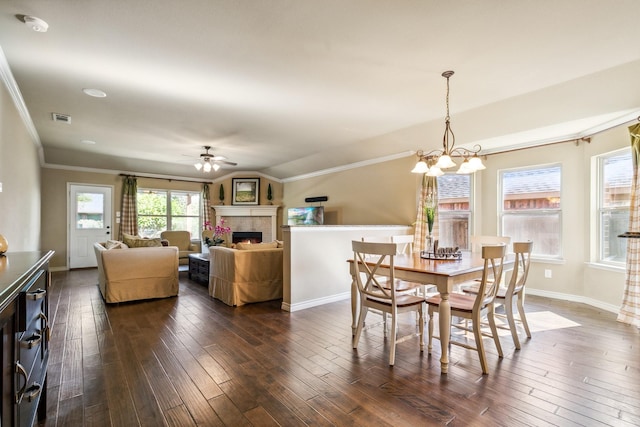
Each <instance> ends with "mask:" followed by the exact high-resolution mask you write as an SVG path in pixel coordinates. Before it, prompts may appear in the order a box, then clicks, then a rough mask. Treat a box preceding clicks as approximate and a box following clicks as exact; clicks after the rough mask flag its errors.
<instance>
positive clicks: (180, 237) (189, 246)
mask: <svg viewBox="0 0 640 427" xmlns="http://www.w3.org/2000/svg"><path fill="white" fill-rule="evenodd" d="M160 238H161V239H164V240H166V241H168V242H169V246H177V247H178V251H179V257H178V259H179V263H180V265H185V264H189V254H199V253H200V252H201V247H200V240H195V241H192V240H191V233H189V232H188V231H163V232H162V233H160Z"/></svg>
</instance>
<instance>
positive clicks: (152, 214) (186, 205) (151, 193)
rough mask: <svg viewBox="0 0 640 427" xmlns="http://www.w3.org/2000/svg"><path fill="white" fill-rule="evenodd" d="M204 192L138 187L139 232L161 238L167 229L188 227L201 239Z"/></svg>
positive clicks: (187, 228) (192, 234) (185, 228)
mask: <svg viewBox="0 0 640 427" xmlns="http://www.w3.org/2000/svg"><path fill="white" fill-rule="evenodd" d="M200 202H201V195H200V193H198V192H193V191H176V190H150V189H138V196H137V204H138V233H139V234H140V235H141V236H142V237H160V233H162V232H163V231H165V230H186V231H189V232H190V233H191V236H192V237H193V238H199V236H200V230H202V224H201V212H200V211H201V203H200Z"/></svg>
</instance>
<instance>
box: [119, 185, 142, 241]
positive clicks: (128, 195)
mask: <svg viewBox="0 0 640 427" xmlns="http://www.w3.org/2000/svg"><path fill="white" fill-rule="evenodd" d="M137 195H138V181H137V180H136V178H135V177H133V176H127V177H125V178H124V181H123V182H122V213H121V214H120V215H121V223H120V235H119V237H118V240H122V233H127V234H131V235H132V236H137V235H138V216H137V208H136V198H137Z"/></svg>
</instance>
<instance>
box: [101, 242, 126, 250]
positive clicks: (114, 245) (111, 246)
mask: <svg viewBox="0 0 640 427" xmlns="http://www.w3.org/2000/svg"><path fill="white" fill-rule="evenodd" d="M104 247H105V248H107V250H111V249H122V248H123V246H122V242H120V241H118V240H107V243H105V244H104Z"/></svg>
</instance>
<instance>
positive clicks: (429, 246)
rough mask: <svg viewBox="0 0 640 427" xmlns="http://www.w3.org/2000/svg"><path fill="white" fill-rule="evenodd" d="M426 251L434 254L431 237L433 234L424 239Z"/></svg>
mask: <svg viewBox="0 0 640 427" xmlns="http://www.w3.org/2000/svg"><path fill="white" fill-rule="evenodd" d="M424 250H425V251H427V252H433V236H431V234H427V235H426V237H425V239H424Z"/></svg>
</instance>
